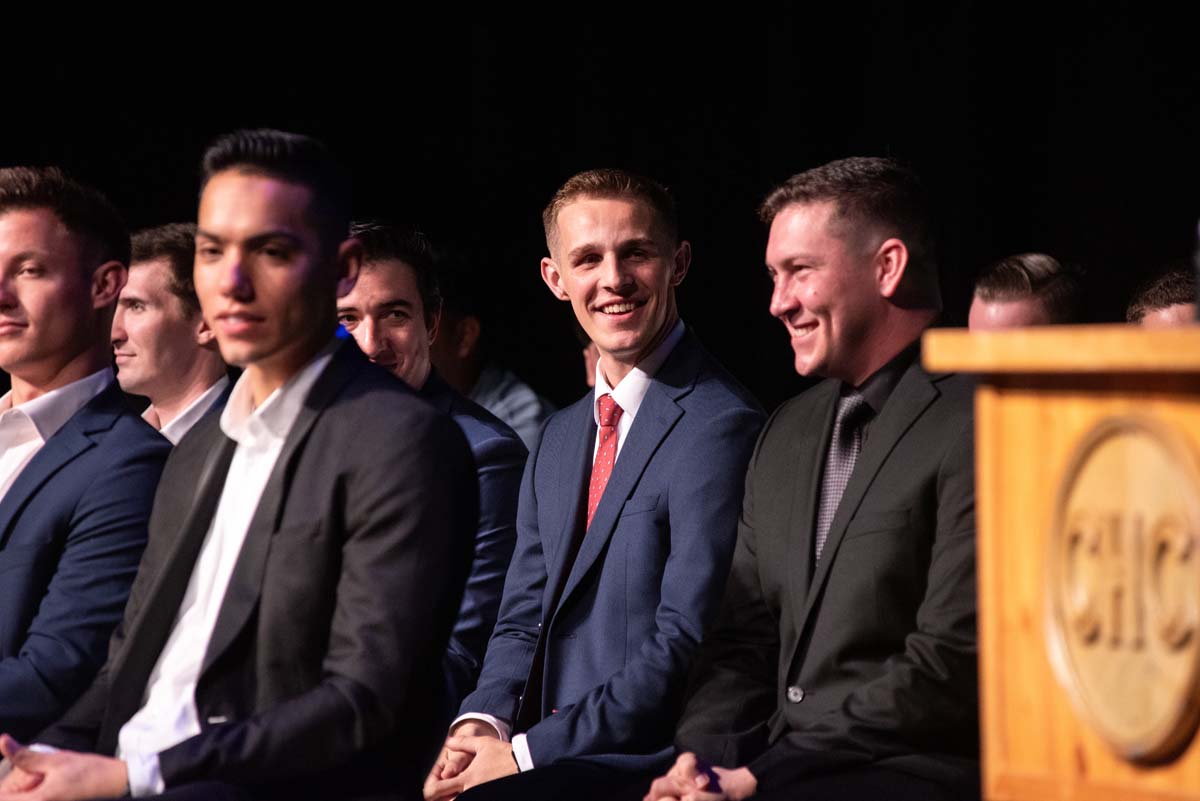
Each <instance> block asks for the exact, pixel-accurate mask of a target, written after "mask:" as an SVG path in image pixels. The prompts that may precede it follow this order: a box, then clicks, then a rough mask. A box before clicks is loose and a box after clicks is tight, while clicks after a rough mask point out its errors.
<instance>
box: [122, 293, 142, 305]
mask: <svg viewBox="0 0 1200 801" xmlns="http://www.w3.org/2000/svg"><path fill="white" fill-rule="evenodd" d="M145 302H146V299H145V298H143V297H140V296H138V295H136V294H130V295H127V294H125V293H124V292H122V293H121V296H120V297H119V298H117V303H119V304H120V305H122V306H129V305H131V304H134V303H145Z"/></svg>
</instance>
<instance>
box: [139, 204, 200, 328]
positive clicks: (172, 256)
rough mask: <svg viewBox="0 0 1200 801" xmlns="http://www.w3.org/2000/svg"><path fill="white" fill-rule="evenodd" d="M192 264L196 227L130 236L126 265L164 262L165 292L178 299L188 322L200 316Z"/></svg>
mask: <svg viewBox="0 0 1200 801" xmlns="http://www.w3.org/2000/svg"><path fill="white" fill-rule="evenodd" d="M195 260H196V224H195V223H168V224H166V225H159V226H157V227H154V228H144V229H142V230H141V231H138V232H136V233H135V234H134V235H133V250H132V255H131V256H130V257H129V265H130V267H133V266H135V265H138V264H144V263H146V262H151V261H165V262H167V266H168V273H167V274H168V278H169V280H168V281H167V288H168V289H170V290H171V294H172V295H174V296H175V297H177V298H179V303H180V305H182V306H183V311H184V314H185V315H187V317H189V318H192V317H195V316H196V315H198V314H199V313H200V298H199V297H197V296H196V284H195V282H194V281H193V280H192V268H193V266H194V262H195Z"/></svg>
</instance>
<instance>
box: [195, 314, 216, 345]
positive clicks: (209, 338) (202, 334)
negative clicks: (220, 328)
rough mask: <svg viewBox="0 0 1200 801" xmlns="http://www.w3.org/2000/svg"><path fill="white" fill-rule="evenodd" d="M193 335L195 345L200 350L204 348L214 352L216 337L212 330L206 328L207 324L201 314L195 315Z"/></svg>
mask: <svg viewBox="0 0 1200 801" xmlns="http://www.w3.org/2000/svg"><path fill="white" fill-rule="evenodd" d="M194 335H195V337H196V344H197V345H199V346H200V347H202V348H206V349H207V350H216V347H217V337H216V335H215V334H214V333H213V330H212V329H211V328H209V327H208V323H207V322H206V321H205V319H204V315H203V314H197V315H196V324H195V334H194Z"/></svg>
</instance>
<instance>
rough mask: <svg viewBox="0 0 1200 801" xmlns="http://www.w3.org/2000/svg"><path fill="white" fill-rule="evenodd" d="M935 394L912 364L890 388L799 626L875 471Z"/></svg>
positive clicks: (835, 519) (841, 506) (817, 594)
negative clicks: (892, 388)
mask: <svg viewBox="0 0 1200 801" xmlns="http://www.w3.org/2000/svg"><path fill="white" fill-rule="evenodd" d="M937 397H938V391H937V389H935V388H934V386H933V384H932V382H930V380H929V376H928V375H927V374H926V373H925V371H924V370H922V369H921V368H920V366H919V365H918V364H913V365H912V366H911V367H909V368H908V370H907V371H906V372H905V373H904V376H903V377H902V378H901V379H900V383H899V384H897V385H896V388H895V390H893V391H892V394H891V396H890V397H889V398H888V401H887V403H886V404H885V405H884V407H883V412H882V413H881V414H880V415H879V417H878V418H876V420H875V422H874V423H873V424H872V425H871V431H870V436H869V437H868V438H867V441H866V443H864V445H863V449H862V453H861V454H859V457H858V462H857V463H856V464H855V466H854V472H853V473H852V474H851V476H850V481H849V483H847V484H846V490H845V492H843V493H842V499H841V501H840V502H839V503H838V508H837V512H836V514H834V516H833V522H832V523H831V524H830V526H829V537H828V539H826V540H825V548H824V550H823V551H822V553H821V559H820V561H819V562H817V570H816V574H815V575H814V576H813V581H812V585H811V586H810V587H809V589H808V594H807V597H806V599H805V604H804V613H803V615H802V616H801V618H800V623H801V629H803V627H804V626H805V625H806V624H807V621H808V618H809V616H810V615H811V614H812V612H813V608H814V607H815V605H816V601H817V598H819V597H820V595H821V587H822V586H823V585H824V583H825V580H826V579H827V578H828V577H829V570H830V566H831V565H832V564H833V562H834V560H835V559H837V553H838V547H839V546H840V545H841V544H842V538H843V537H844V536H845V534H846V526H847V525H849V523H850V520H851V518H852V517H853V516H854V513H855V512H856V511H858V506H859V504H861V503H862V500H863V497H864V496H865V495H866V493H867V490H868V489H869V488H870V486H871V483H872V482H873V481H874V480H875V476H876V474H878V473H879V469H880V468H881V467H882V466H883V463H884V461H886V460H887V457H888V455H889V454H891V452H892V450H893V449H894V448H895V447H896V443H897V442H899V441H900V438H901V437H903V436H904V434H905V432H907V431H908V429H909V428H911V427H912V425H913V423H915V422H916V421H917V418H919V417H920V416H921V414H922V413H923V412H924V411H925V410H926V409H928V408H929V405H930V404H931V403H933V402H934V400H936V399H937Z"/></svg>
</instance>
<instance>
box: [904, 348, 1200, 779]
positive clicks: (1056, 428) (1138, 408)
mask: <svg viewBox="0 0 1200 801" xmlns="http://www.w3.org/2000/svg"><path fill="white" fill-rule="evenodd" d="M923 359H924V363H925V366H926V368H927V369H929V370H931V371H945V372H951V371H953V372H965V373H974V374H976V375H977V376H978V381H979V384H978V389H977V390H976V401H975V410H976V421H975V426H976V427H975V443H976V453H975V461H976V488H977V513H978V577H979V647H980V704H981V722H982V729H983V731H982V739H983V771H984V796H985V798H987V799H989V800H991V801H1000V800H1001V799H1003V801H1043V800H1047V801H1048V800H1049V799H1054V800H1055V801H1069V800H1073V799H1079V801H1084V799H1087V801H1110V800H1111V801H1118V800H1119V801H1128V800H1130V799H1162V800H1163V801H1165V800H1166V799H1184V798H1195V799H1200V737H1196V736H1195V734H1196V729H1197V724H1198V723H1200V684H1198V681H1197V679H1198V678H1200V327H1196V328H1189V329H1176V330H1164V331H1142V330H1139V329H1136V328H1134V327H1132V326H1068V327H1058V328H1039V329H1027V330H1022V331H1010V332H1002V333H987V334H969V333H967V332H966V331H965V330H938V331H931V332H929V333H928V334H926V336H925V340H924V349H923Z"/></svg>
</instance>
